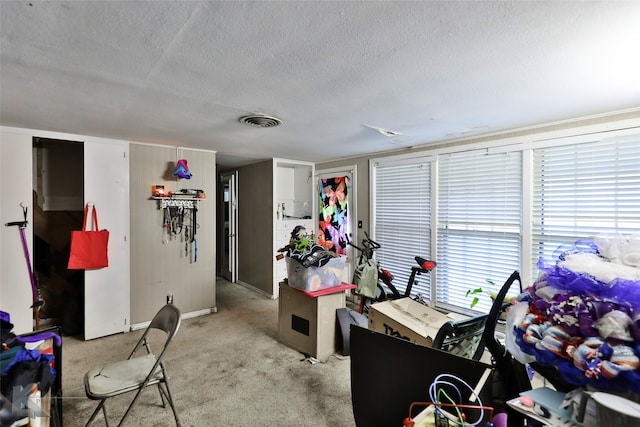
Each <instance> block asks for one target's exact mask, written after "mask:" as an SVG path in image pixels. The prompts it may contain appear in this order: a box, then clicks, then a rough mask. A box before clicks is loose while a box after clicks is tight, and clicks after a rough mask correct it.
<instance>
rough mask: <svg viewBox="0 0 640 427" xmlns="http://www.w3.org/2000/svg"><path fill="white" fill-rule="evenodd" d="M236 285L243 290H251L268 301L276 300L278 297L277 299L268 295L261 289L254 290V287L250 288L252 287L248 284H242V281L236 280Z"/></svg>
mask: <svg viewBox="0 0 640 427" xmlns="http://www.w3.org/2000/svg"><path fill="white" fill-rule="evenodd" d="M236 283H237V284H238V285H240V286H242V287H244V288H247V289H250V290H252V291H253V292H255V293H258V294H260V295H262V296H265V297H267V298H269V299H278V297H277V296H275V295H272V294H270V293H268V292H265V291H263V290H262V289H258V288H256V287H255V286H252V285H250V284H248V283H246V282H243V281H241V280H237V281H236Z"/></svg>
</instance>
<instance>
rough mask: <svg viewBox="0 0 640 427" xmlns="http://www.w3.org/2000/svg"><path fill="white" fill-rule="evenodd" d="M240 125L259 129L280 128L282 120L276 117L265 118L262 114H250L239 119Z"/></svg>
mask: <svg viewBox="0 0 640 427" xmlns="http://www.w3.org/2000/svg"><path fill="white" fill-rule="evenodd" d="M240 123H242V124H244V125H247V126H253V127H259V128H272V127H276V126H280V125H281V124H282V120H280V119H279V118H277V117H271V116H266V115H264V114H250V115H248V116H242V117H240Z"/></svg>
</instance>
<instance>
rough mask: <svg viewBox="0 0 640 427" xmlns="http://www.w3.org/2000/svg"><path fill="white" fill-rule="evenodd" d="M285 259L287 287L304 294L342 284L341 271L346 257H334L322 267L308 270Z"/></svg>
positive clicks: (290, 259) (295, 261)
mask: <svg viewBox="0 0 640 427" xmlns="http://www.w3.org/2000/svg"><path fill="white" fill-rule="evenodd" d="M285 259H286V262H287V279H288V283H289V286H291V287H292V288H296V289H300V290H301V291H305V292H315V291H319V290H321V289H326V288H331V287H333V286H338V285H339V284H340V283H342V271H343V270H344V265H345V262H346V260H347V257H345V256H339V257H335V258H332V259H331V260H329V262H328V263H327V264H325V265H323V266H322V267H308V268H306V267H304V266H303V265H302V264H300V263H299V262H298V261H297V260H295V259H293V258H291V257H286V258H285Z"/></svg>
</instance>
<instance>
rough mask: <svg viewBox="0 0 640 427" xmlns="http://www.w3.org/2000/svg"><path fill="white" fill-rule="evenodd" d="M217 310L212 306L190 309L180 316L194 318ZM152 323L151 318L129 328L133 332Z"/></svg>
mask: <svg viewBox="0 0 640 427" xmlns="http://www.w3.org/2000/svg"><path fill="white" fill-rule="evenodd" d="M217 312H218V307H211V308H205V309H204V310H196V311H190V312H189V313H184V314H182V315H181V316H180V317H181V318H182V319H192V318H194V317H200V316H206V315H207V314H211V313H217ZM150 324H151V320H149V321H148V322H142V323H135V324H133V325H131V328H129V331H131V332H133V331H137V330H139V329H146V328H147V327H149V325H150Z"/></svg>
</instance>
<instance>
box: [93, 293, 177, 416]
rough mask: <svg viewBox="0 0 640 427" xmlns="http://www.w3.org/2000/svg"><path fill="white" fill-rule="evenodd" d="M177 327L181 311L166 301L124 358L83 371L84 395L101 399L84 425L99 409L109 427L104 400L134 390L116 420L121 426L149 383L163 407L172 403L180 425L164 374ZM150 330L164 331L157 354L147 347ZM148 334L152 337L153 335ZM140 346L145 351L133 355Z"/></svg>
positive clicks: (166, 377)
mask: <svg viewBox="0 0 640 427" xmlns="http://www.w3.org/2000/svg"><path fill="white" fill-rule="evenodd" d="M179 327H180V310H178V309H177V308H176V307H175V306H174V305H173V304H167V305H165V306H164V307H162V308H161V309H160V311H158V313H157V314H156V315H155V316H154V318H153V320H151V324H150V325H149V326H148V327H147V329H146V330H145V331H144V334H143V335H142V337H140V339H139V340H138V343H137V344H136V346H135V347H134V348H133V351H132V352H131V354H130V355H129V357H128V358H127V360H123V361H120V362H115V363H111V364H109V365H105V366H100V367H97V368H95V369H92V370H91V371H89V372H87V373H86V374H85V376H84V389H85V392H86V394H87V397H88V398H89V399H92V400H99V401H100V403H99V404H98V407H97V408H96V409H95V410H94V411H93V414H92V415H91V418H89V421H87V424H86V425H85V427H86V426H88V425H89V424H90V423H91V422H92V421H93V419H94V418H95V417H96V415H97V414H98V412H99V411H100V409H102V413H103V415H104V421H105V424H106V425H107V427H109V420H108V418H107V409H106V406H105V402H106V401H107V399H109V398H110V397H114V396H118V395H121V394H124V393H129V392H132V391H136V395H135V397H134V398H133V400H132V401H131V403H130V404H129V407H128V408H127V411H126V412H125V414H124V415H123V416H122V419H121V420H120V422H119V423H118V426H121V425H123V423H124V421H125V420H126V418H127V417H128V416H129V413H130V412H131V410H132V408H133V405H134V404H135V403H136V401H137V400H138V398H139V397H140V394H141V393H142V391H143V390H144V389H145V388H146V387H147V386H152V385H157V386H158V390H159V392H160V398H161V399H162V407H163V408H166V403H169V406H171V410H172V411H173V416H174V417H175V419H176V425H177V426H178V427H179V426H180V425H181V424H180V420H179V418H178V413H177V412H176V408H175V406H174V403H173V397H172V396H171V390H170V388H169V376H168V375H167V371H166V369H165V364H164V357H165V355H166V352H167V349H168V348H169V345H170V344H171V342H172V341H173V338H174V337H175V335H176V332H178V328H179ZM152 329H158V330H161V331H164V332H165V333H166V340H165V341H164V346H163V347H162V350H161V351H160V352H159V353H158V354H157V355H154V353H152V351H151V346H150V338H151V337H150V336H149V332H150V331H151V330H152ZM151 335H152V336H154V338H155V335H156V334H151ZM143 346H144V348H145V349H146V350H147V351H146V354H144V355H142V356H138V357H134V356H135V355H136V352H137V351H138V350H140V348H141V347H143Z"/></svg>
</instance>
